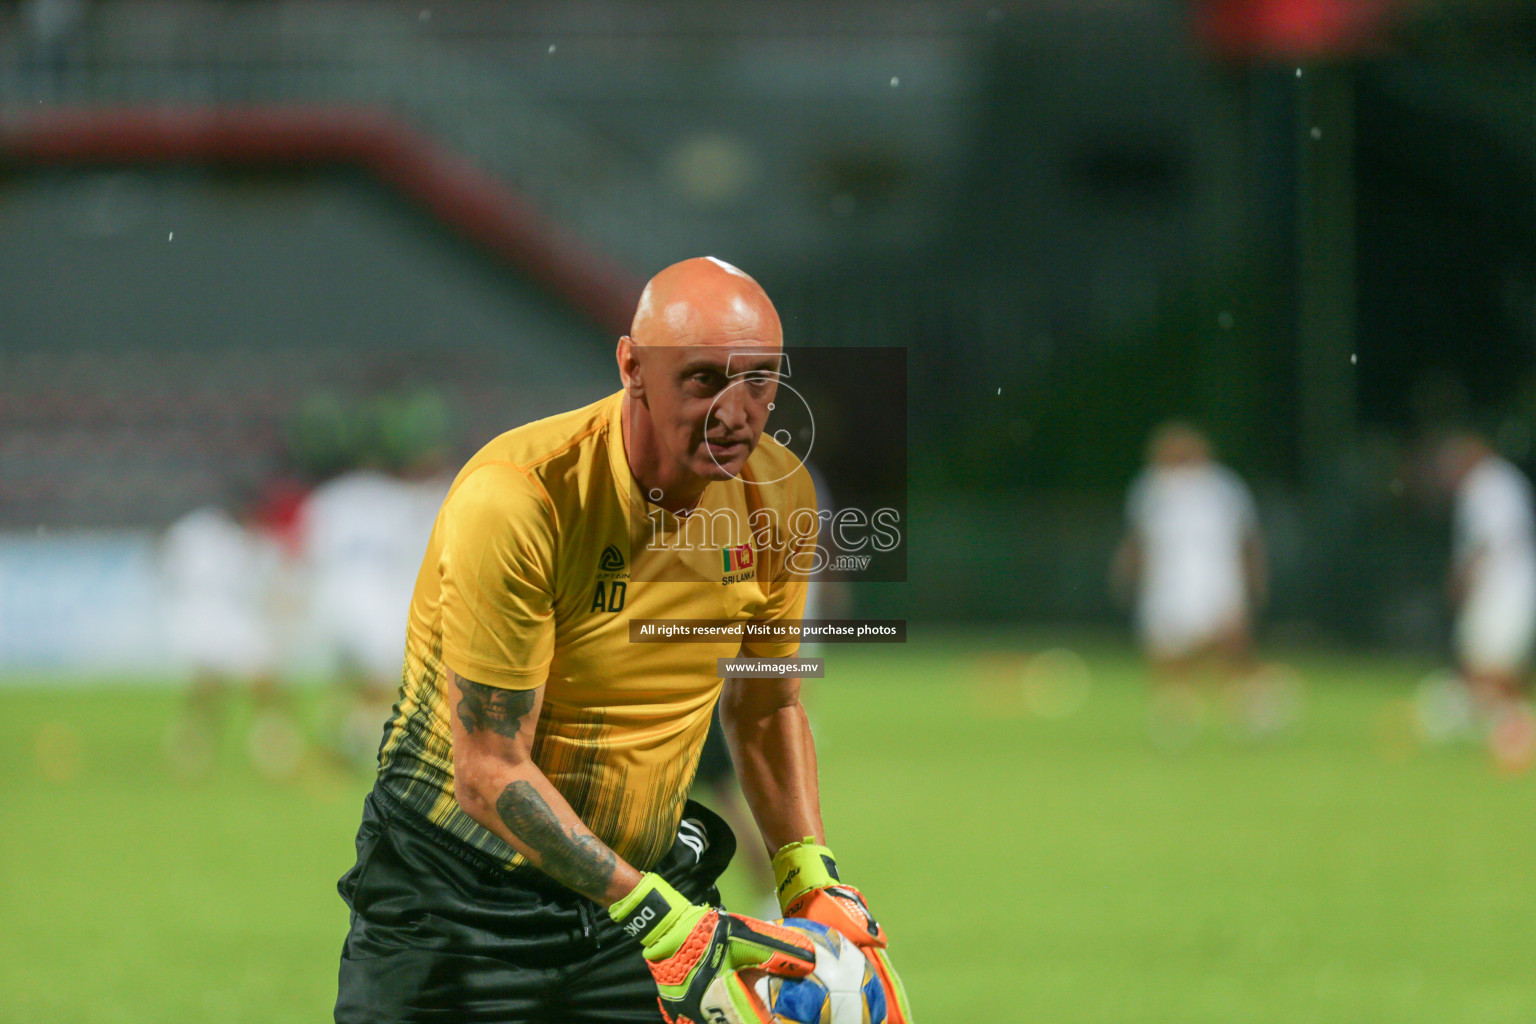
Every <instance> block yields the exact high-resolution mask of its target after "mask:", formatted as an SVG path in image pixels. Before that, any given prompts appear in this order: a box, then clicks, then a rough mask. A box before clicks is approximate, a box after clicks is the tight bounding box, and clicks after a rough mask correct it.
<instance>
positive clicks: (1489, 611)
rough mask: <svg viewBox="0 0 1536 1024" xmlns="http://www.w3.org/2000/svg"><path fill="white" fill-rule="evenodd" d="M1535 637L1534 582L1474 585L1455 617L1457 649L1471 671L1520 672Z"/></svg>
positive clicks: (1535, 608) (1535, 588) (1535, 600)
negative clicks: (1459, 612)
mask: <svg viewBox="0 0 1536 1024" xmlns="http://www.w3.org/2000/svg"><path fill="white" fill-rule="evenodd" d="M1533 640H1536V583H1527V582H1523V581H1522V582H1518V583H1517V582H1515V581H1510V582H1507V583H1495V584H1483V585H1478V586H1474V587H1473V588H1472V591H1471V593H1469V594H1468V595H1467V600H1466V603H1465V604H1464V605H1463V606H1462V610H1461V614H1460V615H1459V616H1458V617H1457V619H1456V653H1457V656H1458V658H1459V659H1460V661H1461V665H1462V667H1463V668H1466V669H1468V670H1470V671H1473V672H1501V673H1508V672H1520V671H1522V670H1523V669H1524V668H1525V666H1526V665H1527V663H1528V662H1529V661H1530V657H1531V645H1532V641H1533Z"/></svg>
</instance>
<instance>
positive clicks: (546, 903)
mask: <svg viewBox="0 0 1536 1024" xmlns="http://www.w3.org/2000/svg"><path fill="white" fill-rule="evenodd" d="M735 850H736V840H735V837H734V836H733V835H732V834H731V830H730V828H729V827H728V826H727V825H726V824H725V822H724V821H722V820H721V819H720V817H719V816H718V815H716V814H714V813H713V812H712V811H710V810H709V809H708V808H706V807H703V806H701V805H699V804H697V803H694V802H693V801H691V800H690V801H688V803H687V804H686V806H685V807H684V810H683V825H682V828H681V829H680V830H679V834H678V838H677V840H676V841H674V842H673V844H672V848H671V849H670V850H668V851H667V854H666V855H665V856H664V857H662V859H661V862H660V863H658V864H655V865H652V866H651V868H650V870H652V871H655V872H657V873H658V874H660V875H661V876H662V877H663V878H665V879H666V880H667V881H668V882H669V883H671V884H672V885H673V886H674V887H675V888H676V889H677V890H678V891H679V892H680V893H682V894H683V895H684V896H686V897H687V898H689V899H691V900H694V901H696V902H710V903H716V904H718V902H719V897H718V894H717V893H716V892H715V887H714V886H715V879H716V878H718V877H719V876H720V873H721V872H722V871H724V870H725V866H726V865H727V864H728V863H730V859H731V855H732V854H733V853H734V852H735ZM637 866H638V865H637ZM337 888H338V889H339V890H340V891H341V896H342V899H344V900H345V901H346V903H347V906H348V907H350V908H351V910H352V926H351V929H350V930H349V931H348V933H347V941H346V944H345V945H344V946H343V947H342V954H341V972H340V980H339V985H338V992H337V997H336V1021H337V1024H363V1022H367V1024H386V1022H387V1024H405V1022H413V1024H414V1022H420V1024H428V1022H444V1024H448V1022H452V1024H471V1022H480V1021H484V1022H488V1024H489V1022H495V1024H521V1022H530V1024H532V1022H537V1024H545V1022H548V1024H582V1022H592V1024H598V1022H603V1024H607V1022H631V1021H633V1022H639V1021H644V1022H645V1024H659V1022H660V1021H661V1019H662V1018H661V1013H660V1010H659V1008H658V1006H657V1003H656V985H655V982H654V981H653V980H652V978H651V972H650V970H649V969H648V968H647V967H646V964H645V960H644V958H643V957H642V956H641V955H640V946H639V944H638V943H637V942H635V940H633V939H631V938H629V937H628V936H626V935H625V934H624V933H623V932H622V931H621V930H620V929H619V926H618V925H616V924H614V923H613V921H612V919H610V918H609V916H608V913H607V911H605V910H604V909H603V908H602V907H600V906H598V905H597V904H595V903H593V902H592V901H591V900H589V899H587V898H586V897H584V896H580V895H578V894H576V893H575V892H572V891H571V890H569V889H566V888H565V887H564V886H561V885H560V884H559V883H557V882H555V881H553V880H552V879H550V878H549V877H548V876H546V875H544V874H542V873H540V872H539V871H537V870H536V869H534V868H532V867H525V868H520V869H518V870H516V871H507V870H506V869H505V868H503V867H501V866H499V865H497V864H496V863H494V862H493V861H491V860H490V859H489V858H487V857H486V856H485V855H484V854H482V853H480V852H479V851H478V850H475V849H473V848H471V847H469V846H466V845H465V844H463V843H461V842H459V841H458V840H456V839H454V838H453V837H452V836H449V835H448V834H447V833H445V832H443V831H441V830H440V829H438V828H437V827H436V826H434V825H432V824H431V823H430V822H428V821H426V820H425V819H424V818H422V817H421V816H420V815H418V814H416V813H415V812H414V811H412V810H410V809H408V808H406V807H403V806H402V805H400V804H399V802H398V801H396V800H395V799H394V798H393V797H391V796H390V795H389V794H387V793H385V792H383V791H382V790H380V789H378V788H375V789H374V791H373V792H372V793H370V794H368V796H367V798H366V799H365V800H364V801H363V823H362V826H361V827H360V828H359V829H358V832H357V863H356V864H355V865H353V867H352V869H351V870H350V871H348V872H347V873H346V874H345V875H343V876H342V878H341V881H340V883H338V885H337Z"/></svg>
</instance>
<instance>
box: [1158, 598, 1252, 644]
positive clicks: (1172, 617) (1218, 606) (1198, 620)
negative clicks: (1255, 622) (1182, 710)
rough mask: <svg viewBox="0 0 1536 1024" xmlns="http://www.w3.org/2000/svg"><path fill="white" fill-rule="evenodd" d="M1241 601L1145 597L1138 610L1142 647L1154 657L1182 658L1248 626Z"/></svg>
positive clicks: (1245, 610)
mask: <svg viewBox="0 0 1536 1024" xmlns="http://www.w3.org/2000/svg"><path fill="white" fill-rule="evenodd" d="M1247 623H1248V611H1247V608H1246V607H1245V606H1244V604H1243V602H1241V601H1233V600H1230V599H1226V600H1220V601H1197V600H1188V599H1185V600H1181V601H1144V602H1142V604H1141V607H1140V608H1139V610H1138V614H1137V631H1138V633H1139V634H1140V636H1141V643H1142V647H1143V648H1145V650H1146V652H1147V653H1148V654H1149V655H1151V656H1152V657H1154V658H1182V657H1186V656H1187V655H1190V654H1193V653H1195V652H1197V651H1199V650H1200V649H1202V648H1204V647H1208V646H1210V645H1211V644H1213V643H1215V642H1216V641H1217V640H1220V639H1222V638H1223V637H1226V636H1230V635H1231V634H1232V633H1233V632H1234V631H1236V630H1239V629H1244V628H1246V626H1247Z"/></svg>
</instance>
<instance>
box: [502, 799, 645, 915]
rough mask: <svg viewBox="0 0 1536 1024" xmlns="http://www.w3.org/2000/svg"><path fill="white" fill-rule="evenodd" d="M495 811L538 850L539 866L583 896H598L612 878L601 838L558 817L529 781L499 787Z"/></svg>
mask: <svg viewBox="0 0 1536 1024" xmlns="http://www.w3.org/2000/svg"><path fill="white" fill-rule="evenodd" d="M496 811H497V813H498V814H500V815H501V820H502V821H503V822H505V823H506V826H507V828H509V829H511V830H512V834H513V835H515V836H517V838H519V839H521V840H522V841H523V842H525V843H527V844H528V845H529V846H530V847H532V848H533V849H534V850H535V851H536V852H537V853H538V854H539V862H538V864H539V869H540V870H542V871H543V872H544V873H545V874H546V875H549V876H550V877H551V878H553V879H554V880H555V881H557V882H560V883H561V884H563V885H567V886H569V887H570V888H572V889H575V890H576V891H577V892H579V893H581V894H582V895H584V896H590V897H592V898H593V899H598V898H600V897H601V896H602V895H603V894H604V892H606V891H607V888H608V883H609V882H611V881H612V880H613V871H614V867H615V865H616V863H617V860H616V858H615V856H614V852H613V851H612V850H610V849H608V847H607V846H606V845H605V844H604V843H603V841H602V840H601V839H599V838H597V836H594V835H592V833H590V832H587V831H585V830H584V829H582V828H581V827H579V826H577V825H572V826H571V827H570V828H569V829H562V828H561V827H560V819H559V818H558V817H556V816H555V812H554V810H553V809H551V807H550V806H549V804H548V803H547V802H546V801H545V800H544V797H542V796H541V795H539V791H538V790H537V789H534V788H533V784H532V783H530V782H526V781H524V780H522V779H519V780H518V781H516V782H513V783H511V784H510V785H508V786H507V788H506V789H504V790H502V791H501V796H499V797H497V798H496Z"/></svg>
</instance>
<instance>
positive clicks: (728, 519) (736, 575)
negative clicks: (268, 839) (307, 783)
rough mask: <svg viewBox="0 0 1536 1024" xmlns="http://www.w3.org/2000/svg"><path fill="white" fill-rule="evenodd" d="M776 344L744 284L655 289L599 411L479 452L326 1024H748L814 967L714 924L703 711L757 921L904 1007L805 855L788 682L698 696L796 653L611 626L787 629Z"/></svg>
mask: <svg viewBox="0 0 1536 1024" xmlns="http://www.w3.org/2000/svg"><path fill="white" fill-rule="evenodd" d="M781 346H782V329H781V327H780V323H779V318H778V314H777V313H776V312H775V311H774V308H773V305H772V303H771V302H770V301H769V300H768V296H767V295H766V294H765V293H764V292H763V290H762V289H761V288H760V287H759V286H758V284H757V282H755V281H754V280H752V278H750V277H748V276H747V275H746V274H744V273H742V272H741V271H740V270H737V269H736V268H734V267H732V266H730V265H728V264H725V263H723V262H721V261H719V260H715V259H713V258H711V257H705V258H700V259H692V260H687V261H684V262H682V263H678V264H675V265H673V266H671V267H668V268H667V269H665V270H663V271H662V272H661V273H659V274H658V275H656V277H655V278H654V279H652V280H651V281H650V283H649V284H648V285H647V286H646V288H645V291H644V293H643V294H642V295H641V298H640V302H639V305H638V308H637V309H636V312H635V317H634V322H633V324H632V326H631V330H630V334H629V335H627V336H625V337H622V338H620V339H619V342H618V351H617V359H618V369H619V378H620V381H621V382H622V385H623V386H622V389H621V390H620V391H619V392H618V393H616V394H613V395H610V396H609V397H607V398H605V399H602V400H601V401H598V402H596V403H594V404H592V405H589V406H587V407H585V408H582V409H577V410H575V411H573V412H569V413H565V414H562V415H558V416H554V417H551V418H549V419H545V420H540V421H538V422H535V423H531V424H528V425H526V426H523V427H519V428H517V429H515V430H511V431H509V432H507V433H505V434H503V435H501V436H500V437H498V438H496V439H495V440H494V441H492V442H491V443H490V444H488V445H487V446H486V447H485V448H483V449H482V450H481V451H480V452H479V453H478V454H477V455H475V456H474V457H473V458H472V459H471V460H470V461H469V463H468V464H467V465H465V467H464V468H463V470H461V471H460V473H459V474H458V476H457V478H456V479H455V480H454V483H453V485H452V488H451V490H450V491H449V495H448V497H447V499H446V501H445V502H444V504H443V507H442V511H441V512H440V513H439V515H438V518H437V522H436V524H435V526H434V528H433V531H432V535H431V539H430V541H429V542H428V545H427V551H426V556H425V558H424V559H423V562H422V566H421V571H420V574H419V576H418V578H417V581H416V590H415V595H414V597H413V600H412V603H411V607H410V613H409V617H408V626H407V635H406V652H405V666H404V672H403V676H402V681H401V688H400V693H399V696H398V699H397V701H396V704H395V709H394V716H393V719H392V720H391V721H390V723H389V724H388V726H387V727H386V730H385V735H384V741H383V744H382V746H381V747H380V751H379V770H378V781H377V784H376V785H375V787H374V790H373V792H372V793H370V794H369V796H368V797H367V799H366V800H365V802H364V810H363V822H362V826H361V828H360V830H359V832H358V836H357V863H356V864H355V866H354V867H353V868H352V869H351V870H350V871H349V872H348V873H347V874H346V875H345V876H343V878H342V879H341V882H340V884H339V888H340V890H341V894H342V896H343V898H344V899H345V900H346V901H347V904H348V906H349V907H350V908H351V912H352V918H351V922H352V923H351V929H350V932H349V934H348V936H347V940H346V944H345V946H344V948H343V953H342V960H341V972H340V987H339V995H338V999H337V1005H336V1020H337V1021H338V1022H360V1021H439V1020H441V1021H453V1022H455V1024H461V1022H469V1021H496V1022H498V1024H509V1022H516V1021H559V1022H581V1021H594V1022H597V1021H602V1022H617V1021H647V1022H655V1021H660V1020H663V1019H665V1020H668V1021H674V1020H682V1019H690V1020H693V1021H695V1022H697V1024H704V1022H705V1021H716V1020H720V1021H724V1020H734V1019H741V1020H760V1019H761V1020H766V1019H767V1016H766V1013H765V1011H763V1010H762V1006H761V1002H760V1000H758V998H757V997H756V996H755V994H754V990H753V988H752V981H751V979H752V978H754V977H758V976H760V975H761V973H762V972H763V971H767V972H770V973H778V974H781V975H786V976H796V975H803V974H804V973H806V972H807V971H808V970H809V969H810V967H811V965H812V964H813V963H814V960H813V959H812V957H811V949H810V947H809V944H808V943H806V942H805V940H804V939H803V938H801V937H798V936H796V935H795V934H794V933H791V932H787V931H785V930H784V929H781V928H777V927H776V926H774V925H769V924H764V923H763V922H759V921H753V920H751V919H748V918H741V917H737V916H736V915H729V914H725V913H724V912H721V911H717V910H715V909H713V908H712V907H711V906H710V904H711V903H717V902H718V898H717V896H716V894H715V892H714V882H715V879H716V878H717V877H718V876H719V874H720V872H721V871H722V870H724V868H725V866H726V864H727V863H728V861H729V860H730V858H731V855H732V853H733V852H734V849H735V840H734V838H733V836H732V835H731V832H730V830H729V828H728V827H727V826H726V825H725V823H724V822H723V821H722V820H721V819H720V818H718V817H717V816H716V815H714V814H713V813H711V812H710V811H709V810H707V809H706V808H704V807H702V806H700V805H698V804H695V803H693V802H691V801H688V800H687V799H686V794H687V791H688V788H689V784H690V782H691V781H692V778H693V775H694V771H695V768H696V766H697V763H698V758H699V751H700V748H701V747H702V745H703V743H704V738H705V736H706V734H707V732H708V730H709V723H710V717H711V713H712V711H713V708H714V706H715V704H716V702H717V700H718V701H719V704H720V708H721V714H722V719H723V721H724V723H725V728H726V733H727V736H728V739H729V741H730V743H731V746H732V751H733V753H734V755H735V759H736V764H737V767H738V769H739V771H740V775H741V783H742V789H743V791H744V793H745V795H746V797H747V802H748V805H749V806H750V808H751V810H752V813H753V816H754V818H755V821H756V824H757V827H758V829H759V831H760V832H761V835H762V841H763V842H764V844H765V846H766V848H767V849H768V850H769V851H775V853H774V863H775V870H776V872H777V875H778V882H779V883H780V884H779V893H780V898H781V901H782V904H781V905H782V906H783V907H784V908H785V910H786V912H788V911H790V910H793V911H795V912H796V913H799V914H802V915H810V916H814V917H817V918H818V919H821V920H824V921H826V922H828V923H829V924H831V925H833V926H834V927H838V928H840V929H843V930H845V931H846V932H848V933H851V937H852V938H854V939H855V941H857V942H859V943H860V944H861V945H865V946H868V947H869V948H870V949H872V950H874V951H875V952H876V956H875V957H874V959H875V960H876V961H877V962H878V963H880V964H881V965H882V977H883V978H885V979H886V980H885V983H886V984H888V985H890V986H891V991H892V1000H893V1002H897V1001H901V1000H902V998H903V997H901V996H900V995H899V983H897V982H895V980H894V975H891V974H890V973H889V968H888V962H887V961H885V960H884V957H883V953H881V952H880V951H879V947H881V946H883V945H884V936H883V932H882V931H881V930H880V929H879V926H878V925H876V924H875V923H874V921H873V920H872V919H870V918H869V916H868V913H867V910H865V908H864V904H863V900H862V897H860V896H859V895H858V893H857V891H856V890H853V889H851V888H848V887H846V886H841V885H840V884H839V883H838V881H837V878H836V868H835V863H834V861H833V859H832V857H831V853H830V851H828V850H827V849H826V847H825V846H824V845H822V844H823V842H824V838H823V831H822V822H821V814H820V807H819V797H818V791H817V782H816V764H815V753H814V749H813V747H812V743H811V735H810V731H809V729H808V727H807V724H806V718H805V713H804V711H803V709H802V708H801V705H800V700H799V681H798V679H795V678H772V679H733V680H730V681H728V682H727V683H725V684H722V681H721V679H720V677H719V675H718V672H717V659H719V658H722V657H732V656H737V655H743V656H751V657H754V658H786V657H791V656H793V655H794V654H795V653H796V650H797V646H798V645H797V644H796V643H794V642H781V641H768V640H762V641H759V640H746V641H743V640H742V639H740V637H737V636H731V635H726V636H724V637H723V638H722V639H721V640H720V641H718V642H703V643H695V642H689V643H660V644H656V643H631V642H630V622H631V620H636V619H696V620H697V619H705V620H716V621H725V622H730V623H739V622H745V621H747V620H786V619H798V618H800V617H801V614H802V608H803V605H804V602H805V591H806V576H805V572H804V568H805V567H806V566H807V565H808V564H809V563H808V561H807V560H808V558H809V556H810V555H812V554H813V553H814V548H815V545H816V533H815V530H814V523H815V519H816V517H815V515H814V509H815V508H816V498H815V493H814V488H813V487H812V484H811V482H810V477H809V474H808V473H807V472H806V470H805V468H804V466H802V465H800V464H799V460H798V459H796V458H795V457H794V456H793V455H792V454H791V453H790V452H788V451H787V450H786V449H784V448H783V447H782V446H780V445H778V444H777V443H775V442H774V441H773V440H772V439H771V438H766V437H764V436H763V427H764V425H765V424H766V422H767V420H768V416H769V412H770V409H771V408H772V403H773V398H774V395H775V392H776V387H777V371H778V367H779V365H780V359H781V354H782V353H781ZM805 509H810V510H812V514H811V516H810V519H809V522H810V524H811V528H810V529H808V530H807V529H805V528H804V524H805V523H806V522H807V520H806V519H805V517H804V516H803V515H802V516H799V517H797V516H796V515H795V512H796V511H799V510H805ZM797 523H798V524H800V529H799V530H798V532H797V531H796V529H795V524H797ZM698 527H703V528H702V529H700V528H698ZM738 968H741V969H748V968H750V969H755V973H754V974H752V975H746V974H742V975H738V974H736V973H735V970H736V969H738ZM658 997H659V999H658ZM900 1005H904V1002H901V1003H900ZM892 1019H893V1020H899V1019H901V1017H900V1016H893V1018H892Z"/></svg>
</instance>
